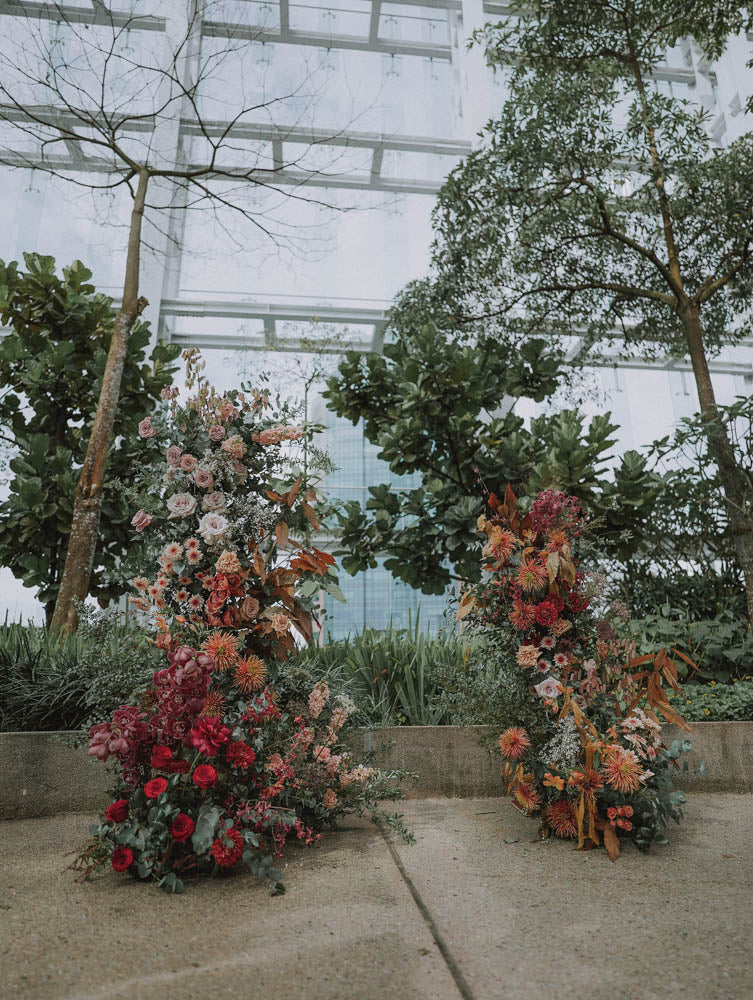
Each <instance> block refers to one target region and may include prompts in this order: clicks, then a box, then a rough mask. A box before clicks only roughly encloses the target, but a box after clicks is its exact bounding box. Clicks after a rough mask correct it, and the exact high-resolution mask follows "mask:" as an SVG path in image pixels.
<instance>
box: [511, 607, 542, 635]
mask: <svg viewBox="0 0 753 1000" xmlns="http://www.w3.org/2000/svg"><path fill="white" fill-rule="evenodd" d="M535 610H536V608H535V606H534V605H533V604H526V603H525V602H524V601H517V600H515V601H513V602H512V611H511V612H510V613H509V614H508V616H507V617H508V618H509V619H510V621H511V622H512V624H513V625H514V626H515V628H519V629H522V630H523V631H525V629H528V628H530V627H531V625H533V623H534V617H533V613H534V611H535Z"/></svg>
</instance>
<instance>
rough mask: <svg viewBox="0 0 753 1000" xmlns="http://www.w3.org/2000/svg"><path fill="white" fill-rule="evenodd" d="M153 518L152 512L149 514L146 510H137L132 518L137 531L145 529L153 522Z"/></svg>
mask: <svg viewBox="0 0 753 1000" xmlns="http://www.w3.org/2000/svg"><path fill="white" fill-rule="evenodd" d="M152 520H153V519H152V515H151V514H147V512H146V511H145V510H137V511H136V513H135V514H134V515H133V517H132V518H131V524H132V525H133V527H134V528H135V529H136V531H144V530H145V529H146V528H148V527H149V525H150V524H151V523H152Z"/></svg>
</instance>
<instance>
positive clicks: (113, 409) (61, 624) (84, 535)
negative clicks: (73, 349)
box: [51, 170, 149, 634]
mask: <svg viewBox="0 0 753 1000" xmlns="http://www.w3.org/2000/svg"><path fill="white" fill-rule="evenodd" d="M148 182H149V174H148V172H147V171H146V170H142V171H141V173H140V174H139V181H138V186H137V188H136V194H135V197H134V201H133V209H132V211H131V228H130V232H129V234H128V255H127V257H126V273H125V282H124V284H123V303H122V305H121V307H120V311H119V312H118V315H117V316H116V318H115V325H114V328H113V332H112V340H111V341H110V349H109V351H108V353H107V363H106V365H105V372H104V377H103V379H102V388H101V390H100V393H99V400H98V401H97V410H96V413H95V414H94V423H93V424H92V429H91V435H90V437H89V443H88V445H87V448H86V457H85V458H84V464H83V467H82V469H81V474H80V476H79V479H78V484H77V486H76V495H75V499H74V504H73V521H72V524H71V534H70V538H69V539H68V550H67V552H66V557H65V567H64V569H63V577H62V580H61V581H60V590H59V591H58V597H57V603H56V605H55V614H54V615H53V619H52V626H51V627H52V629H53V630H60V631H62V632H65V633H69V634H70V633H71V632H75V631H76V628H77V627H78V613H77V611H76V603H75V602H76V601H78V602H82V601H84V600H85V598H86V596H87V594H88V592H89V580H90V579H91V573H92V568H93V565H94V553H95V551H96V548H97V535H98V532H99V518H100V513H101V508H102V484H103V482H104V477H105V472H106V469H107V456H108V452H109V450H110V444H111V442H112V430H113V425H114V422H115V414H116V413H117V409H118V399H119V396H120V383H121V380H122V378H123V367H124V364H125V358H126V353H127V350H128V337H129V335H130V332H131V328H132V327H133V324H134V323H135V321H136V319H137V318H138V316H139V314H140V313H141V312H142V311H143V309H144V306H145V305H146V302H145V301H144V300H143V299H139V260H140V251H141V222H142V219H143V216H144V202H145V199H146V188H147V184H148Z"/></svg>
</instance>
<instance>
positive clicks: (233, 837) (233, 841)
mask: <svg viewBox="0 0 753 1000" xmlns="http://www.w3.org/2000/svg"><path fill="white" fill-rule="evenodd" d="M209 853H210V854H211V855H212V857H213V858H214V860H215V861H216V862H217V864H218V865H219V866H220V868H232V867H233V865H235V864H237V863H238V862H239V861H240V859H241V855H242V854H243V834H242V833H241V832H240V830H236V829H235V827H234V826H231V827H230V829H229V830H225V832H224V833H222V834H220V836H219V837H218V838H217V839H216V840H215V842H214V843H213V844H212V846H211V847H210V848H209Z"/></svg>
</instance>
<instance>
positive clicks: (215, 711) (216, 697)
mask: <svg viewBox="0 0 753 1000" xmlns="http://www.w3.org/2000/svg"><path fill="white" fill-rule="evenodd" d="M224 707H225V699H224V697H223V696H222V695H221V694H220V692H219V691H210V692H209V694H208V695H207V696H206V699H205V700H204V707H203V708H202V710H201V715H208V716H209V717H210V718H212V719H221V718H222V710H223V708H224Z"/></svg>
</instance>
